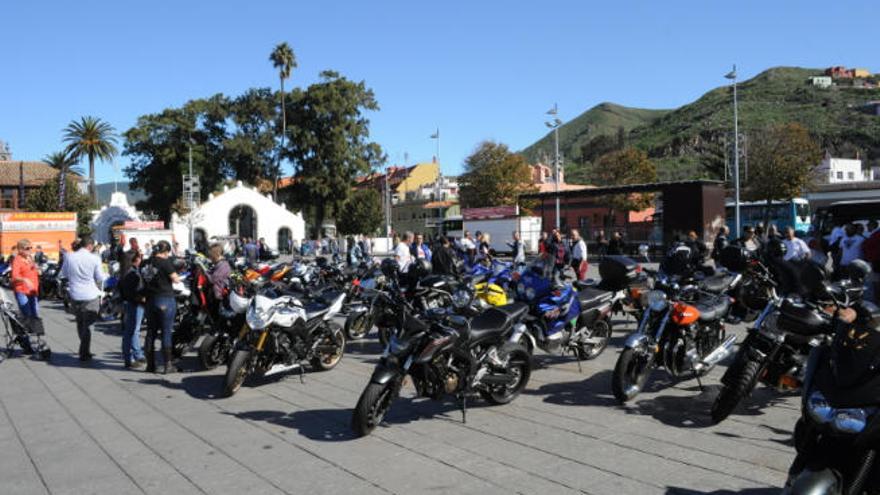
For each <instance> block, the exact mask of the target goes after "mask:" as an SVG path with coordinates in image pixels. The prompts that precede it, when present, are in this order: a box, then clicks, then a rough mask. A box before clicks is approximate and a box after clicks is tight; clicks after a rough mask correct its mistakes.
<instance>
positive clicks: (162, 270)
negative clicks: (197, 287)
mask: <svg viewBox="0 0 880 495" xmlns="http://www.w3.org/2000/svg"><path fill="white" fill-rule="evenodd" d="M170 254H171V244H170V243H169V242H168V241H159V242H157V243H156V245H155V246H154V248H153V256H151V257H150V262H149V264H148V265H146V266H144V268H143V269H142V270H141V275H142V276H143V278H144V287H145V290H146V293H147V307H146V311H147V315H148V316H149V326H148V328H147V341H146V342H145V345H144V351H145V353H146V356H147V371H148V372H151V373H155V372H156V355H155V352H154V348H155V345H156V337H158V333H159V332H161V333H162V357H163V358H164V359H163V363H162V366H163V368H162V374H168V373H173V371H174V366H173V363H172V362H171V359H172V357H173V352H172V349H173V348H172V344H171V335H172V332H173V331H174V315H175V314H176V313H177V302H176V301H175V299H174V287H173V286H172V284H174V283H176V282H178V281H180V276H179V275H178V274H177V271H176V270H175V269H174V265H173V264H172V263H171V260H169V259H168V257H169V255H170Z"/></svg>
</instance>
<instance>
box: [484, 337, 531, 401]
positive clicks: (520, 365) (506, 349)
mask: <svg viewBox="0 0 880 495" xmlns="http://www.w3.org/2000/svg"><path fill="white" fill-rule="evenodd" d="M498 357H499V358H500V359H501V360H504V359H507V370H506V371H507V372H508V373H511V374H513V375H514V377H515V381H514V383H513V384H512V385H509V386H500V387H493V388H492V389H490V390H482V391H480V395H482V396H483V398H484V399H486V401H488V402H489V403H490V404H494V405H501V404H507V403H509V402H511V401H513V399H516V397H517V396H518V395H519V394H520V392H522V390H523V389H524V388H526V385H527V384H528V383H529V378H530V377H531V375H532V365H531V356H530V355H529V352H528V351H527V350H526V349H525V348H524V347H523V346H521V345H519V344H504V346H502V347H501V349H499V351H498Z"/></svg>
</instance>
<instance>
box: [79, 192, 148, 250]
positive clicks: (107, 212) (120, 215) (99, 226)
mask: <svg viewBox="0 0 880 495" xmlns="http://www.w3.org/2000/svg"><path fill="white" fill-rule="evenodd" d="M141 220H142V218H141V212H139V211H138V210H136V209H135V207H134V206H131V205H129V204H128V198H127V197H126V196H125V193H121V192H115V193H113V194H111V195H110V204H109V205H105V206H102V207H101V209H100V210H95V211H93V212H92V222H91V223H90V224H89V226H90V227H91V228H92V237H94V239H95V242H101V243H104V244H109V243H110V236H111V232H110V230H111V229H112V228H113V227H115V226H117V225H122V224H124V223H125V222H140V221H141Z"/></svg>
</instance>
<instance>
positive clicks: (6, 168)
mask: <svg viewBox="0 0 880 495" xmlns="http://www.w3.org/2000/svg"><path fill="white" fill-rule="evenodd" d="M19 167H21V168H22V169H23V172H24V185H26V186H42V185H43V184H45V183H46V181H49V180H51V179H54V178H55V177H57V176H58V170H56V169H54V168H52V167H50V166H49V165H47V164H45V163H43V162H26V161H22V160H2V161H0V186H6V187H9V186H18V183H19V173H20V170H19Z"/></svg>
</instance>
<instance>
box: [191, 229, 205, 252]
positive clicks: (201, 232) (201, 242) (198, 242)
mask: <svg viewBox="0 0 880 495" xmlns="http://www.w3.org/2000/svg"><path fill="white" fill-rule="evenodd" d="M192 247H193V248H195V250H196V251H198V252H200V253H203V254H207V252H208V234H207V233H206V232H205V229H202V228H196V229H193V246H192Z"/></svg>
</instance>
